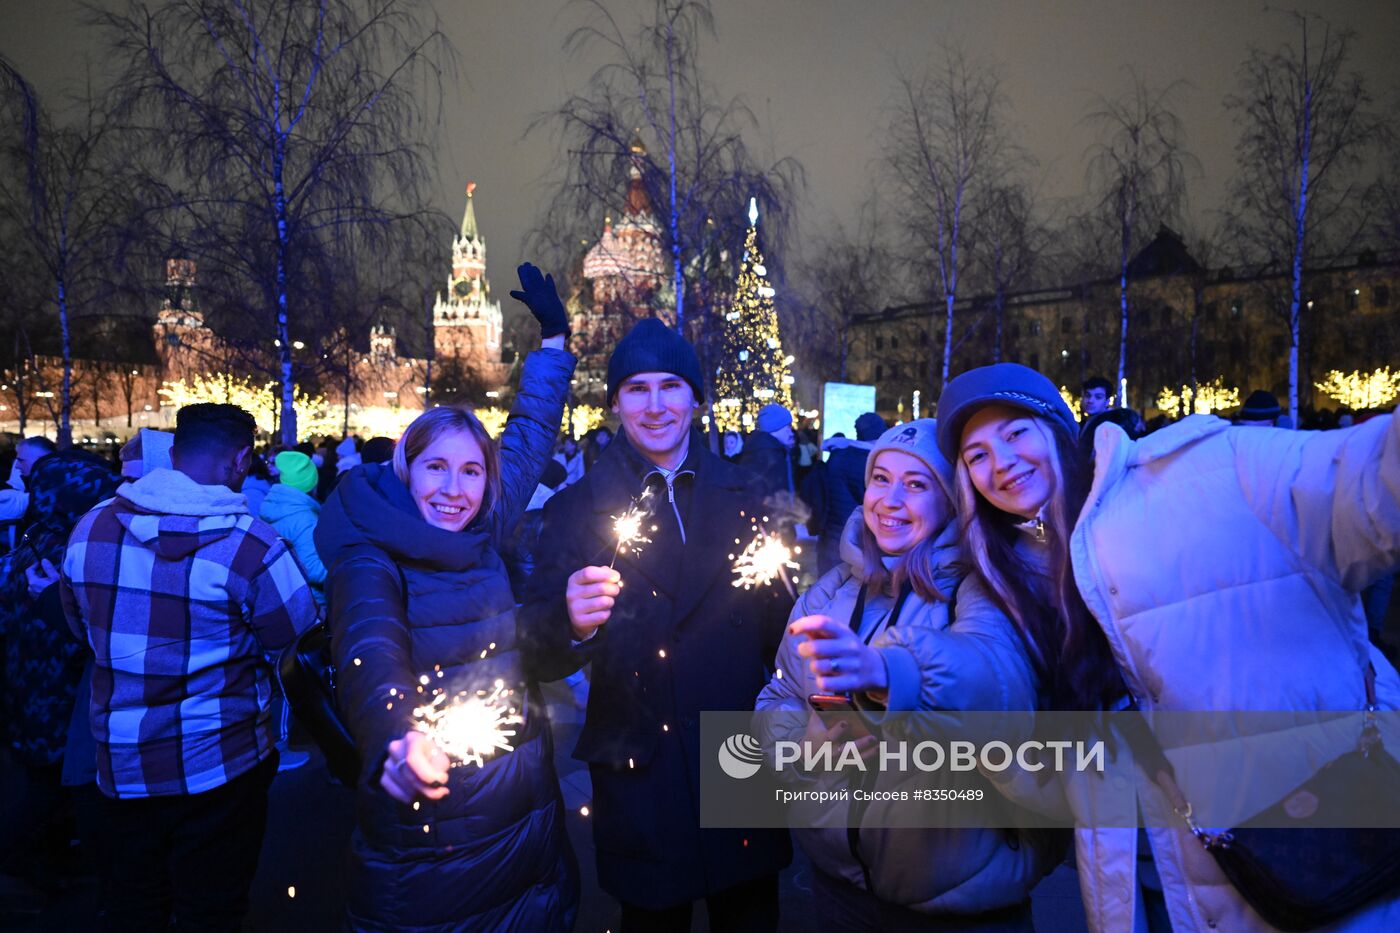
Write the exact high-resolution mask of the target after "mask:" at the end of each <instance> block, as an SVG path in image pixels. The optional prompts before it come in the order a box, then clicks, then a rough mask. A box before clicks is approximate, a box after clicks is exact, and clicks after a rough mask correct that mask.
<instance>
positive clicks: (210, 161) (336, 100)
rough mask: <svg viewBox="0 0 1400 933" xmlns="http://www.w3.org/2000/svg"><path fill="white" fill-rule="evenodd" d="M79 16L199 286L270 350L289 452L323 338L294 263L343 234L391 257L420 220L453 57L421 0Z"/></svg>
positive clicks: (138, 4) (315, 1) (133, 7)
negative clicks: (95, 37) (269, 342)
mask: <svg viewBox="0 0 1400 933" xmlns="http://www.w3.org/2000/svg"><path fill="white" fill-rule="evenodd" d="M94 17H95V19H96V22H97V23H98V24H99V25H100V26H102V27H103V28H104V30H105V31H106V34H107V50H108V54H109V55H111V57H112V58H113V60H114V61H115V62H116V63H117V64H118V66H119V67H120V69H121V74H120V77H119V78H118V81H117V87H118V90H119V93H120V97H121V100H122V105H123V106H122V108H121V112H122V113H123V115H124V116H126V117H127V118H128V120H129V121H130V123H131V124H132V125H133V126H135V127H137V128H138V129H139V130H140V131H142V132H143V133H144V134H145V138H146V139H147V141H148V144H149V149H150V151H151V152H153V153H155V154H157V155H158V156H159V158H158V160H157V164H156V166H155V168H156V171H157V173H158V174H159V176H160V177H161V178H162V179H169V180H168V181H167V182H165V199H164V202H165V204H166V205H167V206H168V207H169V208H170V210H171V211H173V212H174V214H175V215H176V217H177V219H178V229H179V233H178V235H179V237H180V239H181V240H182V242H183V243H184V245H185V247H186V252H187V254H188V255H189V256H190V257H191V258H195V259H196V260H198V261H200V267H201V283H202V285H201V287H202V289H204V288H206V287H208V288H209V290H210V291H213V290H214V288H215V283H216V282H217V281H218V280H219V279H220V277H222V281H223V282H224V283H225V289H224V293H223V294H222V295H220V296H219V297H220V300H221V302H222V303H223V304H224V305H225V307H226V308H227V309H228V310H230V311H233V312H237V311H239V310H244V311H246V312H248V313H249V315H250V316H251V318H252V320H254V321H255V322H257V323H258V324H259V326H260V327H261V328H263V330H262V332H263V333H264V334H270V335H271V336H272V337H273V347H274V355H275V357H276V359H277V364H278V365H277V371H276V375H277V378H278V380H279V382H280V383H281V419H280V421H281V435H282V440H283V442H284V443H287V444H293V443H295V442H296V440H297V427H296V414H295V411H294V409H293V407H292V399H293V396H294V392H295V389H296V385H297V382H298V379H299V378H301V377H302V376H303V375H304V374H305V373H306V372H307V371H308V367H315V366H316V365H317V363H318V362H319V361H320V360H321V359H322V355H323V351H322V348H321V340H320V338H321V336H323V334H324V333H325V331H324V329H323V328H320V327H317V326H316V325H317V324H319V323H323V322H320V321H315V320H307V318H308V317H310V315H309V314H308V309H309V308H310V307H311V306H312V304H313V300H314V299H313V296H312V295H311V292H310V289H311V287H312V285H311V283H313V282H314V281H315V276H314V274H313V272H312V271H310V270H309V269H308V266H307V264H308V263H311V264H313V265H314V261H315V256H316V255H317V254H318V252H321V251H324V250H330V251H332V252H333V251H334V250H336V249H337V245H336V241H337V239H339V238H341V237H343V236H346V235H349V233H348V232H349V231H353V235H354V236H355V237H360V238H372V239H375V240H377V242H379V243H381V244H389V243H391V242H392V241H394V239H395V238H398V237H400V236H401V235H402V234H401V230H402V227H403V225H404V224H409V223H414V222H417V221H418V220H420V219H421V218H422V217H423V216H424V215H425V214H427V213H430V212H429V211H428V209H427V207H426V205H427V204H428V203H429V192H430V190H431V188H432V185H431V181H432V172H431V170H430V167H431V162H430V160H429V159H428V153H429V151H430V145H431V139H430V136H431V133H432V132H433V130H434V128H435V127H436V126H437V125H439V124H440V122H441V120H440V112H439V111H438V110H437V109H436V108H435V104H436V102H437V101H438V100H439V99H440V94H439V91H440V79H441V76H442V73H443V69H444V68H450V67H451V61H452V53H451V48H450V46H449V44H448V42H447V40H446V38H445V37H444V35H443V33H442V32H441V30H440V29H439V28H438V25H437V22H436V19H435V17H434V15H433V14H432V11H431V7H430V6H429V5H428V4H427V3H426V2H423V0H307V2H299V3H287V2H274V0H153V2H146V0H129V2H128V3H127V5H126V6H125V7H124V8H123V9H122V10H120V11H118V12H97V13H94ZM240 306H241V307H240ZM265 341H266V337H264V338H263V342H262V346H263V347H266V343H265ZM298 344H301V350H297V345H298ZM294 350H295V351H296V352H295V353H294Z"/></svg>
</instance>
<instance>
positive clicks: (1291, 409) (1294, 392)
mask: <svg viewBox="0 0 1400 933" xmlns="http://www.w3.org/2000/svg"><path fill="white" fill-rule="evenodd" d="M1306 68H1307V63H1306V59H1305V60H1304V72H1305V75H1306ZM1304 81H1305V84H1304V87H1303V139H1302V143H1303V144H1302V147H1301V150H1300V152H1299V157H1300V160H1301V164H1300V169H1301V171H1299V172H1298V201H1297V203H1296V205H1295V206H1294V209H1293V268H1292V269H1291V270H1290V272H1291V275H1290V279H1291V281H1290V285H1291V286H1292V296H1291V305H1290V308H1289V315H1288V333H1289V338H1290V343H1291V346H1289V348H1288V414H1289V416H1290V417H1291V418H1292V419H1293V428H1294V430H1297V428H1298V424H1299V420H1300V419H1299V417H1298V337H1299V333H1300V331H1301V330H1302V327H1301V324H1302V313H1303V255H1304V253H1305V252H1306V246H1307V229H1308V227H1307V225H1308V167H1309V162H1310V159H1311V156H1312V79H1311V78H1310V77H1305V78H1304Z"/></svg>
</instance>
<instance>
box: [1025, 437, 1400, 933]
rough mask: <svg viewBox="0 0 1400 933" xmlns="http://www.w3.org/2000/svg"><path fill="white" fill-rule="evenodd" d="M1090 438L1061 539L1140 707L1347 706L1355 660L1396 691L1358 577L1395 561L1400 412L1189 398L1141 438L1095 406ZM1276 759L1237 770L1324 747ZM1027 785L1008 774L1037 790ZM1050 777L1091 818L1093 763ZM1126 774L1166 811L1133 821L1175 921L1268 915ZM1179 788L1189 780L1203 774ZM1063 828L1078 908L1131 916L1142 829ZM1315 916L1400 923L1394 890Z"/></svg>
mask: <svg viewBox="0 0 1400 933" xmlns="http://www.w3.org/2000/svg"><path fill="white" fill-rule="evenodd" d="M1094 440H1095V449H1096V453H1095V465H1094V466H1095V468H1094V483H1093V487H1092V489H1091V491H1090V493H1089V497H1088V500H1087V501H1086V502H1085V505H1084V510H1083V512H1082V513H1081V515H1080V516H1079V521H1078V524H1077V525H1076V527H1075V529H1074V532H1073V534H1072V536H1071V540H1070V551H1071V559H1072V561H1073V564H1074V571H1075V578H1076V580H1077V582H1078V584H1079V589H1080V592H1081V593H1082V594H1083V597H1084V601H1085V603H1086V604H1087V605H1088V607H1089V609H1090V611H1091V612H1093V614H1094V616H1095V618H1097V619H1098V621H1099V623H1100V625H1101V626H1102V627H1103V630H1104V632H1105V633H1107V636H1108V640H1109V643H1110V645H1111V647H1112V650H1113V654H1114V657H1115V659H1116V661H1117V663H1118V665H1119V667H1120V669H1121V670H1122V672H1123V676H1124V679H1125V681H1126V683H1127V685H1128V688H1129V689H1130V690H1131V691H1132V692H1133V694H1134V695H1135V696H1136V697H1137V698H1138V702H1139V703H1140V704H1141V706H1142V707H1143V708H1144V709H1146V710H1183V711H1199V710H1359V709H1361V708H1363V707H1364V705H1365V702H1366V697H1365V687H1364V679H1363V677H1364V675H1363V669H1364V667H1365V665H1366V664H1367V663H1374V664H1375V667H1376V672H1377V693H1378V699H1379V702H1380V705H1381V707H1382V708H1383V709H1392V710H1393V709H1397V708H1400V679H1397V676H1396V672H1395V670H1394V668H1392V667H1391V666H1390V664H1389V663H1387V662H1386V661H1385V660H1384V658H1383V657H1381V655H1380V654H1379V653H1378V652H1376V651H1375V650H1374V649H1372V648H1371V646H1370V645H1369V643H1368V641H1367V637H1366V622H1365V618H1364V616H1363V615H1362V611H1361V607H1360V601H1359V599H1358V598H1357V596H1356V594H1357V593H1358V592H1359V591H1360V590H1361V589H1362V588H1363V587H1365V586H1366V585H1367V584H1368V583H1370V582H1371V581H1372V580H1374V579H1376V578H1377V577H1378V576H1380V575H1382V574H1384V573H1386V572H1389V571H1391V570H1393V569H1395V567H1396V566H1397V564H1400V419H1395V418H1394V417H1393V416H1386V417H1382V418H1376V419H1374V420H1371V421H1368V422H1367V423H1365V424H1363V425H1360V426H1358V427H1355V428H1350V429H1346V430H1340V431H1329V432H1326V433H1315V432H1294V431H1284V430H1275V429H1261V428H1234V427H1231V426H1230V425H1229V424H1228V423H1227V422H1225V421H1222V420H1220V419H1218V418H1213V417H1209V416H1204V415H1201V416H1193V417H1190V418H1187V419H1185V420H1183V421H1182V422H1180V423H1178V424H1175V425H1172V426H1170V427H1168V428H1165V429H1163V430H1161V431H1158V432H1157V433H1155V434H1152V435H1149V436H1148V437H1146V438H1143V439H1142V440H1140V441H1136V442H1134V441H1130V440H1128V438H1127V436H1126V435H1124V434H1123V432H1122V431H1121V430H1119V429H1118V428H1117V427H1116V426H1114V425H1103V426H1101V427H1100V428H1099V429H1098V431H1097V433H1096V434H1095V438H1094ZM1390 747H1391V750H1392V753H1396V754H1400V747H1396V746H1395V745H1394V744H1390ZM1343 750H1344V749H1343ZM1280 759H1281V760H1278V761H1277V762H1273V761H1271V762H1270V765H1271V767H1270V769H1269V773H1268V774H1267V775H1263V776H1256V777H1255V778H1253V779H1252V780H1253V781H1254V782H1255V783H1267V782H1269V781H1272V782H1273V787H1272V788H1265V787H1262V786H1261V787H1258V788H1255V789H1256V790H1257V791H1258V793H1259V795H1260V798H1261V799H1262V800H1265V801H1268V800H1277V799H1279V798H1280V797H1282V796H1283V795H1284V794H1286V793H1287V792H1288V791H1289V790H1291V789H1292V788H1293V787H1296V786H1297V785H1299V784H1301V783H1302V782H1303V781H1305V780H1307V779H1308V778H1309V777H1310V776H1311V775H1312V774H1313V773H1314V772H1315V771H1316V769H1317V768H1318V766H1319V765H1320V764H1321V763H1322V761H1325V760H1327V758H1326V757H1325V756H1324V757H1322V759H1321V761H1320V760H1319V756H1318V754H1317V750H1316V749H1304V748H1301V747H1300V748H1298V750H1297V752H1296V754H1291V755H1283V756H1280ZM1283 759H1287V760H1283ZM1274 765H1276V767H1274ZM1004 777H1005V776H1004ZM1022 785H1023V782H1022V781H1019V780H1013V781H1011V783H1010V784H1009V785H1008V786H1007V787H1006V791H1007V792H1008V794H1009V795H1010V796H1013V797H1014V798H1017V799H1020V800H1021V801H1022V802H1024V803H1027V804H1030V805H1035V804H1036V801H1035V800H1034V799H1033V795H1029V794H1025V793H1019V792H1018V791H1024V790H1025V789H1026V788H1025V787H1024V786H1022ZM1027 786H1028V785H1027ZM1044 790H1045V788H1042V789H1041V791H1042V792H1043V791H1044ZM1062 790H1063V794H1064V797H1063V798H1062V799H1061V802H1062V803H1067V804H1068V806H1069V808H1070V809H1071V810H1072V811H1073V812H1074V813H1075V815H1076V817H1077V819H1078V822H1080V823H1081V824H1087V823H1089V822H1091V820H1092V814H1093V812H1094V808H1095V799H1094V796H1093V793H1092V782H1091V781H1089V780H1083V781H1078V782H1076V781H1074V780H1068V781H1067V783H1066V785H1065V786H1064V787H1063V788H1062ZM1137 790H1138V795H1139V803H1140V805H1141V807H1142V809H1143V811H1144V813H1146V814H1148V815H1149V817H1151V819H1150V821H1151V822H1154V823H1157V824H1158V825H1159V826H1167V827H1170V828H1154V829H1149V830H1148V835H1149V838H1150V840H1151V844H1152V850H1153V857H1154V859H1155V860H1156V864H1157V869H1158V871H1159V873H1160V874H1161V879H1162V883H1163V887H1164V890H1165V892H1166V900H1167V907H1168V910H1169V912H1170V914H1171V921H1172V926H1173V928H1174V929H1176V930H1177V931H1202V933H1205V931H1210V930H1230V931H1235V930H1269V929H1272V928H1271V927H1270V926H1269V925H1268V924H1266V923H1265V922H1264V921H1263V920H1262V919H1261V918H1260V917H1259V915H1258V914H1256V913H1255V912H1254V911H1253V910H1252V909H1251V908H1250V907H1249V905H1248V904H1246V903H1245V901H1244V900H1243V898H1241V897H1240V896H1239V894H1238V893H1236V891H1235V890H1234V888H1233V887H1232V886H1231V885H1230V883H1229V882H1228V881H1227V880H1226V878H1225V877H1224V875H1223V874H1222V873H1221V872H1220V870H1219V868H1218V867H1217V866H1216V864H1215V862H1214V860H1213V859H1212V858H1211V856H1210V855H1209V853H1207V852H1206V851H1205V850H1204V849H1203V848H1202V847H1201V845H1200V844H1199V843H1198V842H1197V841H1196V840H1195V839H1193V838H1192V837H1191V835H1190V834H1189V832H1188V831H1187V830H1186V828H1185V826H1184V825H1179V824H1178V823H1174V822H1173V821H1172V818H1171V816H1170V814H1171V808H1170V807H1169V806H1168V805H1167V803H1166V801H1165V800H1164V798H1163V796H1162V794H1161V793H1160V791H1158V789H1157V788H1156V786H1155V785H1152V784H1150V783H1147V782H1145V781H1139V784H1138V788H1137ZM1183 790H1184V791H1185V793H1186V796H1187V799H1188V800H1189V799H1191V798H1192V797H1193V796H1197V795H1201V794H1206V793H1208V792H1209V788H1207V787H1204V786H1200V785H1197V786H1196V787H1194V788H1193V787H1192V786H1189V785H1186V784H1185V783H1183ZM1044 803H1045V801H1044V800H1042V801H1041V804H1044ZM1045 808H1046V807H1044V806H1042V809H1045ZM1076 836H1077V838H1076V845H1077V850H1078V865H1079V878H1080V888H1081V891H1082V893H1083V896H1084V904H1085V909H1086V912H1087V914H1088V918H1089V923H1090V926H1091V927H1092V929H1093V930H1094V931H1096V933H1120V931H1125V930H1132V929H1133V927H1134V915H1135V912H1136V911H1137V909H1138V908H1137V904H1136V902H1135V898H1136V884H1135V868H1136V854H1137V853H1136V847H1137V839H1138V834H1137V831H1136V830H1133V829H1094V828H1081V829H1079V830H1077V832H1076ZM1329 929H1336V930H1358V931H1361V930H1365V931H1371V930H1400V898H1391V899H1388V900H1382V901H1379V902H1375V903H1372V904H1371V905H1369V906H1368V907H1367V908H1365V909H1363V910H1361V911H1358V912H1357V913H1356V914H1354V915H1352V916H1350V917H1348V918H1345V919H1344V920H1342V921H1340V922H1339V923H1337V924H1335V925H1333V926H1332V927H1330V928H1329Z"/></svg>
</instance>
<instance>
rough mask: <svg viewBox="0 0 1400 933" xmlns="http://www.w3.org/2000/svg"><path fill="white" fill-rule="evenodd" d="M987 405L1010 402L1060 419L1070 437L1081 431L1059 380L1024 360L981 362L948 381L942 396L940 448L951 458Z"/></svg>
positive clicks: (1012, 405)
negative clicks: (1057, 385)
mask: <svg viewBox="0 0 1400 933" xmlns="http://www.w3.org/2000/svg"><path fill="white" fill-rule="evenodd" d="M987 405H1010V406H1011V407H1012V408H1021V409H1024V410H1025V411H1028V412H1030V413H1031V414H1033V415H1038V416H1040V417H1041V418H1046V419H1048V420H1050V421H1058V422H1060V424H1061V425H1063V426H1064V428H1065V430H1067V431H1068V432H1069V436H1070V437H1077V436H1078V435H1079V422H1077V421H1075V420H1074V412H1072V411H1070V410H1069V406H1068V405H1066V404H1065V400H1064V399H1063V398H1061V397H1060V390H1059V389H1056V388H1055V384H1054V383H1053V382H1051V381H1050V380H1049V379H1046V378H1045V377H1044V376H1042V375H1041V374H1040V373H1038V372H1036V371H1035V370H1033V369H1031V368H1029V367H1027V366H1022V365H1021V364H1020V363H997V364H995V365H993V366H981V367H979V368H977V369H969V370H968V371H967V372H965V373H963V374H962V375H960V376H958V377H957V378H955V379H954V380H953V381H952V382H950V383H948V387H947V388H946V389H944V390H943V396H942V397H941V398H940V399H939V400H938V449H939V450H941V451H942V452H943V456H945V457H947V458H948V460H949V461H951V462H956V461H957V459H958V446H959V444H960V443H961V441H962V431H963V426H964V425H966V424H967V419H969V418H971V417H972V416H973V415H974V414H976V413H977V410H978V409H980V408H984V407H986V406H987Z"/></svg>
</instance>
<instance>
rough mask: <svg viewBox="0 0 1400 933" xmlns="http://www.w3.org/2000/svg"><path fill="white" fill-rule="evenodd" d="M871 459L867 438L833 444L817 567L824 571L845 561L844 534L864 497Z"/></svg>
mask: <svg viewBox="0 0 1400 933" xmlns="http://www.w3.org/2000/svg"><path fill="white" fill-rule="evenodd" d="M838 440H839V439H838ZM868 459H870V444H869V443H868V442H866V441H848V442H847V443H846V444H844V445H842V446H840V447H837V446H835V445H834V443H833V448H832V451H831V458H830V459H828V460H827V461H826V473H825V475H824V477H823V481H824V483H825V488H824V491H825V493H826V496H825V498H826V513H825V515H824V516H823V520H822V531H821V538H822V540H821V547H820V549H819V550H818V552H817V563H818V569H819V570H820V572H821V573H823V574H825V573H826V572H827V571H829V570H831V569H832V568H833V567H837V566H840V565H841V563H842V560H841V533H842V531H844V530H845V527H846V523H847V522H848V521H850V518H851V513H852V512H854V511H855V510H856V509H858V508H860V505H861V503H862V502H863V501H864V500H865V461H866V460H868Z"/></svg>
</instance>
